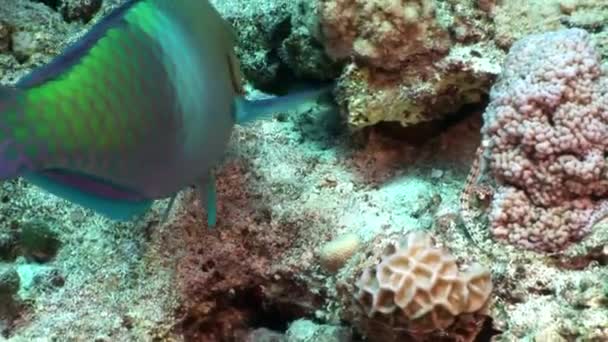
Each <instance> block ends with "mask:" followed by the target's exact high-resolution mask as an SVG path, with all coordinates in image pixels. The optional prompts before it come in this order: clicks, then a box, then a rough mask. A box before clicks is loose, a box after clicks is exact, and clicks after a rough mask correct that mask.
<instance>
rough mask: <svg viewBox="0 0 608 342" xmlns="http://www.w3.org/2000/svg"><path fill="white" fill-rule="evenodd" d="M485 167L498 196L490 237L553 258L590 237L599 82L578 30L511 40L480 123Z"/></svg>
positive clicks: (599, 169)
mask: <svg viewBox="0 0 608 342" xmlns="http://www.w3.org/2000/svg"><path fill="white" fill-rule="evenodd" d="M484 121H485V123H484V127H483V128H482V133H483V142H482V143H483V146H484V148H485V151H484V158H485V162H486V163H487V166H489V169H490V171H491V173H492V175H493V176H494V178H495V179H496V181H497V183H498V185H499V188H498V191H497V194H496V197H495V198H494V200H493V203H492V209H491V213H490V222H491V229H492V232H493V234H494V236H495V237H497V238H499V239H502V240H507V241H509V242H510V243H512V244H515V245H517V246H520V247H524V248H529V249H535V250H542V251H555V250H559V249H562V248H563V247H565V246H566V245H567V244H568V243H570V242H572V241H574V240H579V239H580V238H582V237H583V236H584V235H585V234H587V232H588V231H589V229H590V226H591V224H592V222H591V217H592V214H593V211H594V209H595V208H596V206H597V204H596V202H595V199H597V198H602V197H605V196H606V195H607V194H608V168H606V162H605V159H604V155H605V153H606V152H607V151H608V77H607V76H606V73H605V72H603V70H602V68H601V61H600V56H599V54H598V53H596V51H595V50H594V47H593V46H592V43H591V41H590V38H589V35H588V33H586V32H585V31H583V30H579V29H570V30H560V31H555V32H551V33H546V34H538V35H532V36H529V37H527V38H524V39H522V40H521V41H518V42H517V43H516V44H515V45H514V46H513V48H512V49H511V51H510V52H509V56H508V57H507V61H506V64H505V67H504V72H503V74H502V75H501V77H500V79H499V82H498V83H497V84H496V85H495V86H494V87H493V89H492V92H491V103H490V105H489V107H488V109H487V111H486V112H485V114H484Z"/></svg>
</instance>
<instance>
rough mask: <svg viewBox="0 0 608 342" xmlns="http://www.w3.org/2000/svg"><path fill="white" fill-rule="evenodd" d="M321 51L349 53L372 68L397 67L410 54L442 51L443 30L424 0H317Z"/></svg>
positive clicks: (446, 41)
mask: <svg viewBox="0 0 608 342" xmlns="http://www.w3.org/2000/svg"><path fill="white" fill-rule="evenodd" d="M319 9H320V16H321V23H322V27H323V32H324V34H325V36H326V40H327V44H326V47H327V51H328V53H329V54H330V55H332V56H334V57H338V58H341V57H347V56H350V55H354V56H355V57H357V58H360V59H362V60H365V61H367V62H368V63H369V64H371V65H372V66H374V67H376V68H380V69H384V70H399V69H401V68H402V67H403V66H404V65H405V64H407V62H408V61H410V60H411V59H412V58H415V56H418V55H421V54H428V53H430V52H433V51H437V52H440V53H443V54H445V53H447V51H448V50H449V47H450V45H451V42H450V38H449V34H448V32H447V30H445V29H444V28H442V27H440V25H439V24H438V22H437V21H436V19H435V5H434V2H433V1H429V0H409V1H401V0H356V1H347V0H321V1H320V6H319Z"/></svg>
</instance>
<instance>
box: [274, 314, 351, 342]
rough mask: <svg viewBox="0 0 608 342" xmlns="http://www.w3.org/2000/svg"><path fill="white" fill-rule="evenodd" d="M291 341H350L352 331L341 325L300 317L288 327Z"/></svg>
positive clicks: (288, 337) (288, 338)
mask: <svg viewBox="0 0 608 342" xmlns="http://www.w3.org/2000/svg"><path fill="white" fill-rule="evenodd" d="M285 335H286V336H287V341H289V342H350V341H352V332H351V331H350V329H348V328H345V327H341V326H332V325H327V324H318V323H315V322H313V321H311V320H307V319H299V320H297V321H294V322H292V323H291V324H289V328H288V329H287V333H286V334H285Z"/></svg>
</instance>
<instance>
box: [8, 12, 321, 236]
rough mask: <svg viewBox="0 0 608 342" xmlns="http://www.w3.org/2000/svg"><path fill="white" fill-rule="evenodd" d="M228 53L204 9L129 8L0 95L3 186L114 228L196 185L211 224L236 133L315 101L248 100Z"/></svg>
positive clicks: (218, 21)
mask: <svg viewBox="0 0 608 342" xmlns="http://www.w3.org/2000/svg"><path fill="white" fill-rule="evenodd" d="M235 45H236V37H235V34H234V33H233V31H232V29H231V27H230V25H229V23H228V22H227V21H226V20H224V19H223V18H222V17H221V16H220V14H219V13H218V12H217V10H216V9H215V8H214V7H213V5H211V4H210V3H209V2H208V1H207V0H135V1H127V2H126V3H125V4H123V5H122V6H120V7H118V8H116V9H115V10H113V11H112V12H111V13H110V14H109V15H108V16H106V17H105V18H103V19H101V20H100V21H99V22H98V23H96V24H95V25H94V26H93V27H92V29H91V30H90V31H88V32H87V33H86V34H85V35H84V36H83V37H82V38H81V39H80V40H78V41H77V42H76V43H75V44H73V45H71V46H70V47H68V48H67V49H66V50H65V51H64V52H63V53H62V54H61V55H59V56H57V57H56V58H54V59H53V60H52V61H51V62H50V63H49V64H47V65H44V66H42V67H40V68H38V69H36V70H34V71H33V72H32V73H30V74H29V75H27V76H25V77H24V78H22V79H21V80H19V81H18V82H17V83H16V84H15V85H14V86H11V87H7V86H5V87H0V181H1V180H7V179H13V178H17V177H23V178H24V179H26V180H27V181H29V182H31V183H33V184H35V185H37V186H39V187H41V188H43V189H45V190H46V191H48V192H50V193H53V194H55V195H57V196H60V197H62V198H65V199H67V200H69V201H72V202H74V203H77V204H79V205H82V206H84V207H86V208H89V209H93V210H95V211H96V212H98V213H101V214H103V215H105V216H107V217H110V218H112V219H117V220H129V219H133V218H134V217H136V216H140V215H142V214H144V213H145V212H146V211H147V210H148V209H149V208H150V206H151V204H152V203H153V201H154V200H157V199H163V198H172V200H171V203H173V199H175V196H176V194H177V193H178V192H179V191H181V190H182V189H184V188H186V187H188V186H192V185H194V186H196V188H197V190H198V192H199V194H200V196H201V202H202V203H203V205H204V206H206V207H207V221H208V225H209V226H213V225H215V222H216V208H215V206H216V195H215V179H214V176H213V170H214V168H215V167H216V166H217V165H218V164H219V163H220V161H221V158H222V156H223V154H224V151H225V150H226V148H227V144H228V141H229V138H230V135H231V132H232V130H233V128H234V125H235V124H242V123H245V122H248V121H251V120H254V119H256V118H259V117H263V116H266V115H269V114H272V113H276V112H280V111H285V110H289V109H292V108H293V107H294V106H296V105H298V104H301V103H305V102H308V101H311V100H314V99H315V98H317V97H318V96H319V94H320V91H315V90H311V91H307V92H300V93H296V94H293V95H287V96H282V97H275V98H271V99H268V100H260V101H252V100H247V99H246V98H245V97H244V92H243V87H242V83H241V75H240V70H239V62H238V60H237V58H236V56H235V52H234V48H235ZM171 205H172V204H170V205H169V207H168V208H167V210H169V209H170V208H171Z"/></svg>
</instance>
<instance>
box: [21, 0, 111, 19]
mask: <svg viewBox="0 0 608 342" xmlns="http://www.w3.org/2000/svg"><path fill="white" fill-rule="evenodd" d="M30 1H35V2H41V3H43V4H45V5H47V6H49V7H50V8H52V9H53V10H55V11H58V12H60V13H61V14H62V16H63V18H64V19H65V20H66V21H68V22H71V21H76V20H79V21H82V22H85V23H86V22H88V21H89V20H91V18H92V17H93V15H95V13H97V11H98V10H99V9H100V8H101V4H102V1H103V0H30Z"/></svg>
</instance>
